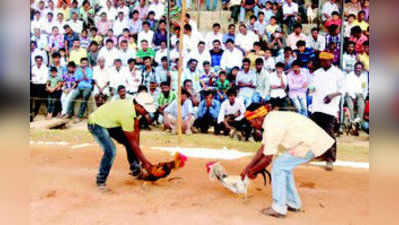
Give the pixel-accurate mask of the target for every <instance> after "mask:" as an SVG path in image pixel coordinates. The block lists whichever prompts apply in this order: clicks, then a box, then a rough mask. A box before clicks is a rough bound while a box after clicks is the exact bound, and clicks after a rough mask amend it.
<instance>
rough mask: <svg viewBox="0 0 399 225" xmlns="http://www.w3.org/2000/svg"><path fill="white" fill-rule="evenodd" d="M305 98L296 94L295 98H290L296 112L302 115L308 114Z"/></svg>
mask: <svg viewBox="0 0 399 225" xmlns="http://www.w3.org/2000/svg"><path fill="white" fill-rule="evenodd" d="M306 100H307V99H306V96H305V97H300V96H296V97H295V98H291V101H292V103H293V104H294V106H295V108H296V110H297V112H298V113H300V114H302V115H304V116H308V107H307V103H306Z"/></svg>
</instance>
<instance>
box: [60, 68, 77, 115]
mask: <svg viewBox="0 0 399 225" xmlns="http://www.w3.org/2000/svg"><path fill="white" fill-rule="evenodd" d="M75 69H76V65H75V63H74V62H69V63H68V65H67V71H66V72H65V73H64V74H63V76H62V80H63V85H62V95H61V106H62V107H61V108H62V110H61V116H62V117H66V114H67V110H68V103H69V99H70V97H71V94H72V90H73V89H74V88H75V87H76V85H77V84H76V81H75Z"/></svg>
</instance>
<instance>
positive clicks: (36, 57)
mask: <svg viewBox="0 0 399 225" xmlns="http://www.w3.org/2000/svg"><path fill="white" fill-rule="evenodd" d="M38 59H41V60H43V56H41V55H37V56H35V61H36V60H38Z"/></svg>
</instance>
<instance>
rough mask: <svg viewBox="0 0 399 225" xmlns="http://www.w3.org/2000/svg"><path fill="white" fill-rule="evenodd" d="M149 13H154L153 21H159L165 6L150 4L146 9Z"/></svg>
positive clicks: (159, 3)
mask: <svg viewBox="0 0 399 225" xmlns="http://www.w3.org/2000/svg"><path fill="white" fill-rule="evenodd" d="M150 11H154V13H155V19H156V20H159V19H161V17H162V16H163V14H164V13H165V6H164V4H162V3H161V2H158V4H155V3H151V4H150V6H149V7H148V12H150Z"/></svg>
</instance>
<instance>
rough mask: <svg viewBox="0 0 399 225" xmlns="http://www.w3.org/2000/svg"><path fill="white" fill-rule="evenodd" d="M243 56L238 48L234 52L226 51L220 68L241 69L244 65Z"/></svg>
mask: <svg viewBox="0 0 399 225" xmlns="http://www.w3.org/2000/svg"><path fill="white" fill-rule="evenodd" d="M242 59H243V54H242V52H241V51H240V50H238V49H237V48H233V51H230V50H228V49H226V50H224V52H223V55H222V58H221V60H220V67H221V68H223V69H226V68H230V69H231V68H233V67H235V66H238V67H240V66H241V65H242Z"/></svg>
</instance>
